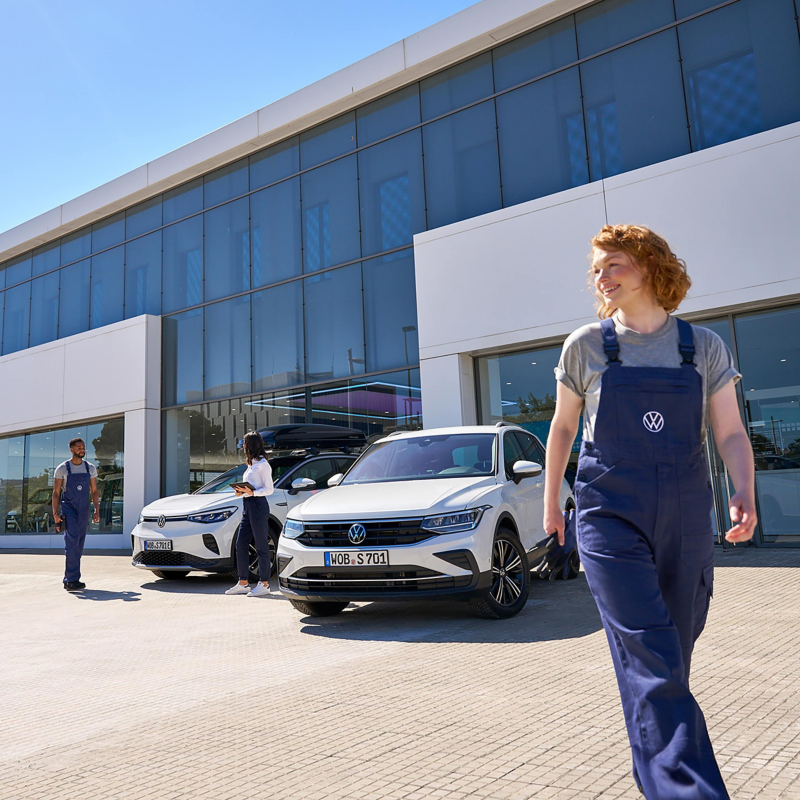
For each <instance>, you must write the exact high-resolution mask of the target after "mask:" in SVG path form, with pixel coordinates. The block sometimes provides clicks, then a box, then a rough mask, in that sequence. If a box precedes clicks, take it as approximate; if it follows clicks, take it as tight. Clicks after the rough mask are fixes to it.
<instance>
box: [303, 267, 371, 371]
mask: <svg viewBox="0 0 800 800" xmlns="http://www.w3.org/2000/svg"><path fill="white" fill-rule="evenodd" d="M305 338H306V379H307V380H309V381H319V380H325V379H326V378H338V377H342V376H346V375H355V374H358V373H359V372H364V361H365V359H364V317H363V305H362V291H361V265H360V264H351V265H350V266H349V267H342V269H336V270H332V271H330V272H323V273H321V274H319V275H314V276H312V277H310V278H306V279H305Z"/></svg>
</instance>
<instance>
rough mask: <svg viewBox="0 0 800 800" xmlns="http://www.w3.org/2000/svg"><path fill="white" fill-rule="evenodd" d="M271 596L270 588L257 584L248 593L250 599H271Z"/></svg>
mask: <svg viewBox="0 0 800 800" xmlns="http://www.w3.org/2000/svg"><path fill="white" fill-rule="evenodd" d="M270 594H271V592H270V590H269V586H264V584H263V583H257V584H256V585H255V586H254V587H253V588H252V589H251V590H250V591H249V592H248V593H247V596H248V597H269V596H270Z"/></svg>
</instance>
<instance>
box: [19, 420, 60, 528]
mask: <svg viewBox="0 0 800 800" xmlns="http://www.w3.org/2000/svg"><path fill="white" fill-rule="evenodd" d="M61 460H62V461H63V459H61ZM57 463H58V462H56V460H55V433H54V431H42V432H41V433H29V434H27V435H26V436H25V477H24V482H23V486H22V508H23V523H22V532H23V533H49V532H50V528H51V522H50V517H51V515H52V513H53V512H52V498H53V480H54V479H53V471H54V470H55V467H56V465H57ZM53 533H55V531H53Z"/></svg>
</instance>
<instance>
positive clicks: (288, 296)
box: [251, 281, 305, 392]
mask: <svg viewBox="0 0 800 800" xmlns="http://www.w3.org/2000/svg"><path fill="white" fill-rule="evenodd" d="M251 296H252V298H253V391H254V392H262V391H269V390H270V389H280V388H282V387H284V386H295V385H297V384H298V383H303V382H304V381H305V369H304V365H303V281H292V282H291V283H284V284H282V285H281V286H275V287H273V288H272V289H265V290H263V291H261V292H256V293H255V294H253V295H251Z"/></svg>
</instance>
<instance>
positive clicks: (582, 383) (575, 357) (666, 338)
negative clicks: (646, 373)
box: [555, 316, 742, 442]
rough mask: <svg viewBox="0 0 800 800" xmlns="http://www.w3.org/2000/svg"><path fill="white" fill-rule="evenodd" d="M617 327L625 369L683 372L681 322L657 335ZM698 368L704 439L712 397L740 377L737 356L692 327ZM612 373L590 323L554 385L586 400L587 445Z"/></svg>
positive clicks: (570, 342) (567, 351) (575, 338)
mask: <svg viewBox="0 0 800 800" xmlns="http://www.w3.org/2000/svg"><path fill="white" fill-rule="evenodd" d="M614 327H615V330H616V332H617V341H618V342H619V358H620V361H622V368H623V369H624V368H625V367H680V365H681V356H680V352H679V351H678V323H677V321H676V320H675V317H672V316H670V317H669V319H668V320H667V322H666V324H665V325H663V326H662V327H661V328H660V329H659V330H657V331H655V333H638V332H637V331H634V330H631V329H630V328H626V327H625V326H624V325H622V324H621V323H620V322H619V321H618V320H617V319H614ZM692 331H693V332H694V345H695V350H696V352H695V358H694V361H695V364H696V365H697V371H698V372H699V373H700V377H701V378H702V380H703V423H704V424H703V434H702V435H703V440H704V441H705V435H706V428H707V427H708V398H709V397H711V395H712V394H714V393H715V392H718V391H719V390H720V389H721V388H722V387H723V386H725V384H727V383H728V382H729V381H734V382H735V381H738V380H739V379H740V378H741V377H742V376H741V375H740V374H739V373H738V372H737V371H736V369H735V367H734V366H733V356H731V352H730V350H728V348H727V347H726V345H725V342H723V341H722V339H720V338H719V336H717V334H716V333H713V332H712V331H710V330H708V328H700V327H696V326H694V325H693V326H692ZM607 368H608V360H607V358H606V354H605V352H604V351H603V337H602V334H601V333H600V323H599V322H592V323H591V324H589V325H584V326H583V327H582V328H578V330H576V331H575V332H574V333H572V334H571V335H570V336H569V338H568V339H567V341H566V342H564V349H563V350H562V351H561V358H560V360H559V362H558V366H557V367H556V370H555V372H556V380H558V381H561V383H563V384H564V385H565V386H567V387H568V388H570V389H571V390H572V391H573V392H575V394H576V395H578V397H580V398H581V400H583V440H584V441H586V442H591V441H594V424H595V420H596V419H597V409H598V407H599V405H600V382H601V379H602V377H603V373H604V372H605V371H606V369H607Z"/></svg>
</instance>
